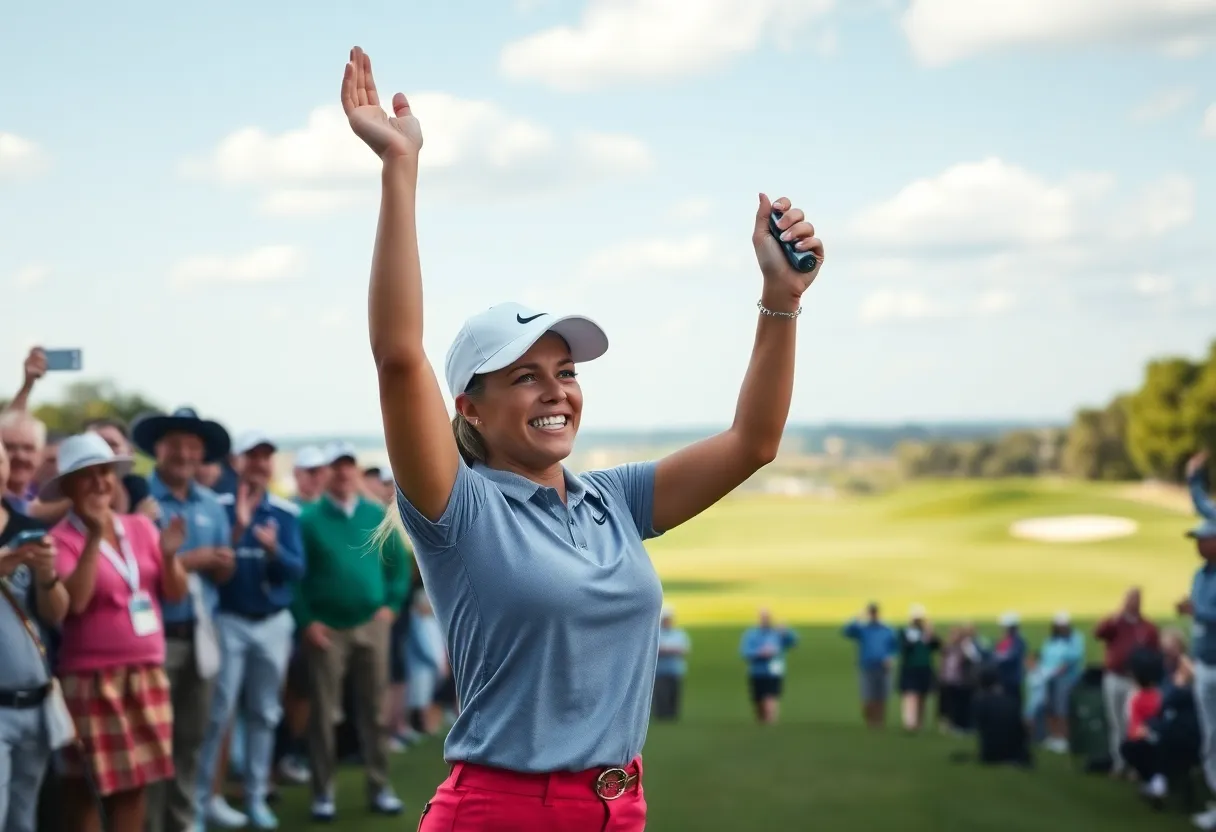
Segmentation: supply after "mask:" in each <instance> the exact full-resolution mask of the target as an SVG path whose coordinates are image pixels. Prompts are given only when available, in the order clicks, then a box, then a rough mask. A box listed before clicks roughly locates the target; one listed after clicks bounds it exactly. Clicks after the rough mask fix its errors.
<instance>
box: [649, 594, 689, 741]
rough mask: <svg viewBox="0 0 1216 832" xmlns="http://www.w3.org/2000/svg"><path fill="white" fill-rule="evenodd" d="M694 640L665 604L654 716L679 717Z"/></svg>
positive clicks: (662, 718) (662, 613)
mask: <svg viewBox="0 0 1216 832" xmlns="http://www.w3.org/2000/svg"><path fill="white" fill-rule="evenodd" d="M691 649H692V641H691V640H690V639H689V637H688V633H687V631H685V630H684V629H683V628H682V627H677V626H676V613H675V610H673V609H672V608H671V607H670V606H664V607H663V611H662V612H661V613H660V614H659V660H658V662H657V664H656V666H655V672H654V697H653V704H652V713H653V715H654V718H655V719H659V720H677V719H679V718H680V704H681V701H682V700H683V693H684V675H685V674H686V673H688V652H689V651H690V650H691Z"/></svg>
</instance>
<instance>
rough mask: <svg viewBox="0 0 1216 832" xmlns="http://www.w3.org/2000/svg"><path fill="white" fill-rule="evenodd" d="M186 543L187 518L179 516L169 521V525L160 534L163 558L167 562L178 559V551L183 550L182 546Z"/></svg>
mask: <svg viewBox="0 0 1216 832" xmlns="http://www.w3.org/2000/svg"><path fill="white" fill-rule="evenodd" d="M185 542H186V518H185V517H182V516H181V515H180V514H178V515H176V516H174V517H173V518H171V519H170V520H169V524H168V525H167V526H165V528H164V530H163V531H162V532H161V533H160V555H161V557H162V558H165V559H166V560H168V559H169V558H173V557H177V553H178V550H180V549H181V548H182V544H184V543H185Z"/></svg>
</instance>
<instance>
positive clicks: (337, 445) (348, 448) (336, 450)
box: [325, 442, 359, 465]
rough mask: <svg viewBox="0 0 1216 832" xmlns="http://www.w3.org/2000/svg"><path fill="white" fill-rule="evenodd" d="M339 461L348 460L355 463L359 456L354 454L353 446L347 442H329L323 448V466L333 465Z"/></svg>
mask: <svg viewBox="0 0 1216 832" xmlns="http://www.w3.org/2000/svg"><path fill="white" fill-rule="evenodd" d="M339 459H349V460H351V461H352V462H356V461H358V459H359V455H358V454H357V453H355V446H354V445H352V444H350V443H349V442H330V443H329V444H328V445H327V446H325V464H326V465H333V464H334V463H335V462H337V461H338V460H339Z"/></svg>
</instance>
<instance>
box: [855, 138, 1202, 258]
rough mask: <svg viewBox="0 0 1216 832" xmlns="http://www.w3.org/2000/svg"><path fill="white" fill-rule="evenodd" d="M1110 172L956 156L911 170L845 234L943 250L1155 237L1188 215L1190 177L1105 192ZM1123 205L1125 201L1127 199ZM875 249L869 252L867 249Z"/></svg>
mask: <svg viewBox="0 0 1216 832" xmlns="http://www.w3.org/2000/svg"><path fill="white" fill-rule="evenodd" d="M1116 184H1117V182H1116V180H1115V177H1114V176H1113V175H1111V174H1107V173H1078V174H1073V175H1071V176H1067V177H1064V178H1063V179H1061V180H1059V181H1058V182H1048V181H1047V180H1046V179H1045V178H1043V177H1041V176H1039V175H1037V174H1034V173H1032V172H1030V171H1027V170H1025V169H1023V168H1020V167H1017V166H1016V165H1012V164H1009V163H1008V162H1005V161H1003V160H1001V159H998V158H989V159H984V160H982V161H979V162H964V163H961V164H958V165H954V166H953V167H951V168H948V169H947V170H945V171H943V172H942V173H940V174H938V175H936V176H932V177H925V178H923V179H918V180H916V181H914V182H912V183H911V184H909V185H907V186H905V187H904V188H903V189H901V190H900V191H899V192H898V193H896V194H895V195H894V196H892V197H891V198H890V199H887V200H885V201H883V202H880V203H877V204H875V205H872V206H870V207H868V208H866V209H864V210H862V211H861V212H860V213H859V214H858V215H857V216H856V217H855V218H854V220H853V221H852V223H851V224H850V227H849V236H850V237H851V238H853V239H854V240H856V241H859V242H863V243H865V244H867V245H868V246H871V247H872V248H878V249H884V248H886V249H893V250H898V251H900V252H903V253H904V254H907V253H909V252H919V253H921V254H924V253H932V252H936V253H938V254H943V253H948V254H951V255H953V256H962V255H966V256H977V255H992V254H996V253H1000V252H1010V251H1021V250H1025V249H1028V248H1032V247H1033V249H1034V252H1035V254H1036V256H1041V255H1042V253H1043V251H1044V248H1045V247H1052V246H1054V247H1066V246H1069V245H1075V244H1082V243H1089V242H1094V241H1097V240H1103V241H1110V240H1112V239H1115V240H1118V239H1125V238H1126V235H1127V233H1128V229H1129V228H1134V229H1135V230H1136V233H1137V234H1140V235H1149V236H1160V235H1162V234H1164V233H1166V232H1167V231H1169V230H1171V229H1173V228H1176V227H1178V226H1180V225H1185V224H1186V223H1188V222H1190V221H1191V219H1192V218H1193V217H1194V215H1195V186H1194V184H1193V183H1192V182H1191V181H1190V180H1189V179H1186V178H1184V177H1181V176H1177V175H1171V176H1166V177H1163V178H1162V179H1160V180H1157V181H1155V182H1152V183H1150V184H1148V185H1147V186H1145V187H1144V188H1143V189H1142V191H1141V193H1139V194H1137V195H1135V196H1134V197H1131V196H1130V195H1128V198H1125V199H1112V194H1114V193H1115V192H1116ZM1128 206H1130V207H1128ZM878 253H880V252H875V253H874V254H875V255H877V254H878Z"/></svg>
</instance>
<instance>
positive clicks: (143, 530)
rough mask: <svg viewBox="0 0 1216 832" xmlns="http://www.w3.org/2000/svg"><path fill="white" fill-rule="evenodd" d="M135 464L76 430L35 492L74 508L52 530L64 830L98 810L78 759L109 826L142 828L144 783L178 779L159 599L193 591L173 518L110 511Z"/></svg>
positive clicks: (95, 824) (180, 530)
mask: <svg viewBox="0 0 1216 832" xmlns="http://www.w3.org/2000/svg"><path fill="white" fill-rule="evenodd" d="M130 468H131V458H130V457H116V456H115V455H114V452H113V451H112V450H110V447H109V445H107V444H106V443H105V441H104V440H103V439H102V438H101V437H99V436H97V435H96V434H93V433H86V434H82V435H80V436H73V437H71V438H69V439H67V440H65V441H64V442H63V443H62V444H61V445H60V446H59V469H58V474H57V475H56V477H55V478H54V479H52V480H49V481H48V482H47V483H46V485H44V486H43V488H42V491H41V493H40V495H39V496H40V497H41V498H42V499H43V500H46V501H49V500H55V499H64V498H66V499H67V500H69V501H70V502H71V504H72V509H71V511H70V512H69V513H68V515H67V517H65V518H64V519H63V520H62V521H60V523H59V524H58V525H57V526H55V528H54V529H52V530H51V536H52V537H53V538H54V539H55V545H56V550H57V553H58V555H57V566H58V569H59V573H60V574H61V575H63V582H64V586H66V587H67V590H68V595H69V597H70V598H71V606H70V608H69V611H68V616H67V618H66V619H65V620H64V622H63V641H62V646H61V648H60V652H59V662H58V671H59V678H60V682H61V683H62V686H63V694H64V699H65V700H66V701H67V705H68V709H69V710H70V711H71V712H72V716H73V718H74V719H75V722H76V731H77V733H78V734H79V736H80V740H81V745H80V751H81V754H73V755H65V760H64V763H65V772H64V774H65V777H66V778H67V779H66V781H65V783H66V784H67V785H68V786H69V790H68V791H69V794H70V795H71V796H72V800H71V805H70V806H69V807H68V811H69V812H71V813H72V815H70V816H71V817H72V818H73V820H74V821H75V822H73V823H69V824H68V828H70V829H80V830H90V832H91V830H95V829H98V828H99V821H100V818H98V816H97V810H96V808H95V806H94V805H93V802H92V800H91V798H90V796H89V791H88V789H87V788H86V782H85V781H84V780H83V775H84V773H85V771H84V768H83V767H84V766H87V767H88V771H89V774H91V775H92V777H93V779H94V780H95V781H96V785H97V789H98V791H99V792H100V793H101V796H102V803H103V806H104V810H105V813H106V817H107V818H108V819H109V822H110V827H109V828H110V829H112V830H114V832H142V829H143V826H144V789H145V787H146V786H148V785H149V784H150V783H153V782H156V781H158V780H163V779H166V778H168V777H171V776H172V775H173V753H172V739H173V711H172V707H171V706H170V700H169V681H168V678H167V677H166V676H165V673H164V670H163V668H162V666H163V664H164V660H165V637H164V632H163V628H162V622H161V606H160V605H161V600H162V599H165V600H169V601H179V600H181V599H182V598H184V597H185V596H186V593H187V591H188V588H187V583H186V573H185V571H184V570H183V569H182V567H181V565H180V564H179V563H178V562H177V557H176V555H177V548H178V547H179V546H180V545H181V544H182V540H183V538H184V536H185V527H184V526H183V525H182V523H181V522H180V519H179V520H178V521H177V522H176V523H175V524H172V525H170V526H169V527H168V528H167V529H166V530H165V532H164V533H163V534H161V533H159V532H158V531H157V529H156V527H155V526H154V525H153V524H152V521H151V520H149V519H148V518H147V517H145V516H143V515H139V514H115V513H114V512H113V511H112V509H111V505H112V502H113V497H114V492H115V490H116V489H118V488H121V487H122V486H121V484H120V482H119V477H120V476H122V475H123V474H125V473H127V472H128V471H129V470H130Z"/></svg>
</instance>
